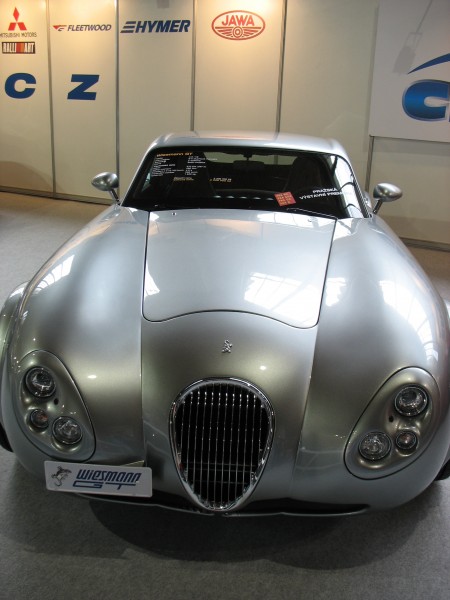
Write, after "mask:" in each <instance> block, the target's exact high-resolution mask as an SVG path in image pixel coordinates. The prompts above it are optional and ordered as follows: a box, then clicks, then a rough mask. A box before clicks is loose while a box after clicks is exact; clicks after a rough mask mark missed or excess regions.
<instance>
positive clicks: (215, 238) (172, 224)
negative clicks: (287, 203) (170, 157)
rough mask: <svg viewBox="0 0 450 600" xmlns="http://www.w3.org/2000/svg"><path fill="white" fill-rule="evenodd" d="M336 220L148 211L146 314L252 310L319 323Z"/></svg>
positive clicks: (295, 322) (155, 317)
mask: <svg viewBox="0 0 450 600" xmlns="http://www.w3.org/2000/svg"><path fill="white" fill-rule="evenodd" d="M334 228H335V221H334V220H333V219H330V218H322V217H315V216H309V215H300V214H294V213H275V212H273V213H272V212H255V211H245V210H236V211H230V210H227V211H222V210H217V209H215V210H206V209H205V210H203V209H197V210H180V211H160V212H155V213H152V214H151V215H150V219H149V225H148V241H147V257H146V270H145V278H144V279H145V280H144V298H143V313H144V317H145V318H146V319H147V320H149V321H165V320H168V319H172V318H174V317H178V316H181V315H187V314H192V313H200V312H208V311H234V312H244V313H253V314H257V315H261V316H266V317H270V318H273V319H276V320H279V321H282V322H284V323H286V324H288V325H292V326H295V327H301V328H309V327H313V326H314V325H316V323H317V321H318V318H319V312H320V305H321V299H322V293H323V287H324V282H325V277H326V271H327V265H328V258H329V254H330V246H331V243H332V239H333V233H334Z"/></svg>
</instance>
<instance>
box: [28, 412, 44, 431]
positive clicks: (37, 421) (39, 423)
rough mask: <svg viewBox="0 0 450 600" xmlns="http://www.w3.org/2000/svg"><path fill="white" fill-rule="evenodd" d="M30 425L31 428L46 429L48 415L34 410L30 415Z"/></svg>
mask: <svg viewBox="0 0 450 600" xmlns="http://www.w3.org/2000/svg"><path fill="white" fill-rule="evenodd" d="M30 423H31V424H32V425H33V427H36V429H47V427H48V414H47V413H46V412H45V410H42V409H41V408H36V409H35V410H33V411H32V413H31V414H30Z"/></svg>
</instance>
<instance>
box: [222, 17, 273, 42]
mask: <svg viewBox="0 0 450 600" xmlns="http://www.w3.org/2000/svg"><path fill="white" fill-rule="evenodd" d="M211 27H212V30H213V31H214V33H215V34H217V35H218V36H220V37H223V38H225V39H227V40H234V41H243V40H249V39H251V38H254V37H256V36H258V35H261V33H262V32H263V31H264V29H265V28H266V24H265V22H264V19H263V18H262V17H260V16H259V15H257V14H256V13H253V12H247V11H245V10H232V11H229V12H225V13H222V14H220V15H218V16H217V17H216V18H215V19H214V20H213V22H212V23H211Z"/></svg>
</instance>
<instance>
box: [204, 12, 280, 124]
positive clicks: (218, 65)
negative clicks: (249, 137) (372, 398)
mask: <svg viewBox="0 0 450 600" xmlns="http://www.w3.org/2000/svg"><path fill="white" fill-rule="evenodd" d="M236 9H239V10H236ZM246 11H248V12H250V13H255V15H256V16H255V17H254V18H253V23H254V28H255V29H258V28H259V27H261V21H260V18H262V19H263V21H264V30H263V31H262V32H261V33H260V34H259V35H257V36H256V37H246V33H245V29H246V28H247V29H249V28H251V27H252V23H251V22H249V18H247V19H246V18H245V15H246ZM223 13H225V14H223ZM282 14H283V1H282V0H265V1H264V0H260V1H255V0H241V1H240V2H236V1H235V0H210V1H208V2H198V15H197V29H196V38H197V43H196V69H195V73H196V88H195V128H196V129H244V130H252V129H253V130H272V131H273V130H274V129H275V128H276V116H277V99H278V89H279V68H280V47H281V35H282V25H283V23H282ZM219 15H222V17H221V18H220V19H219V20H218V21H216V25H217V27H220V26H221V24H223V27H224V29H225V30H226V29H227V28H226V24H227V23H229V24H230V25H229V27H228V29H229V30H230V37H228V38H227V37H220V36H219V35H218V34H217V33H215V31H214V30H213V27H212V23H213V21H214V20H215V19H216V18H217V17H218V16H219ZM258 17H259V18H258ZM216 30H217V28H216Z"/></svg>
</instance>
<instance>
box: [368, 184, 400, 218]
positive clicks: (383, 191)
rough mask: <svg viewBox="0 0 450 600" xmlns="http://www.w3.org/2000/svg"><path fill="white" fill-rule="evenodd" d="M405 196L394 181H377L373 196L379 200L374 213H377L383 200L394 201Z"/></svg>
mask: <svg viewBox="0 0 450 600" xmlns="http://www.w3.org/2000/svg"><path fill="white" fill-rule="evenodd" d="M402 196H403V192H402V190H401V189H400V188H399V187H397V186H396V185H393V184H392V183H377V185H376V186H375V187H374V188H373V197H374V200H376V201H377V203H376V205H375V208H374V209H373V213H374V214H375V215H376V214H377V213H378V211H379V210H380V208H381V205H382V204H383V202H394V201H395V200H398V199H399V198H401V197H402Z"/></svg>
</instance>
